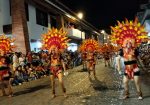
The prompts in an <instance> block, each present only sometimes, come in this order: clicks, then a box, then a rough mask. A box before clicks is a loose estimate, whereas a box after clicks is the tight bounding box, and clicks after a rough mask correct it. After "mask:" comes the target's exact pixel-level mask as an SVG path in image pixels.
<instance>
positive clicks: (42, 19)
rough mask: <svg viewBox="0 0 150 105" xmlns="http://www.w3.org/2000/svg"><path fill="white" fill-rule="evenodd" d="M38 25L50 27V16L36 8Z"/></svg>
mask: <svg viewBox="0 0 150 105" xmlns="http://www.w3.org/2000/svg"><path fill="white" fill-rule="evenodd" d="M36 23H37V24H39V25H42V26H45V27H48V14H47V13H45V12H43V11H41V10H39V9H37V8H36Z"/></svg>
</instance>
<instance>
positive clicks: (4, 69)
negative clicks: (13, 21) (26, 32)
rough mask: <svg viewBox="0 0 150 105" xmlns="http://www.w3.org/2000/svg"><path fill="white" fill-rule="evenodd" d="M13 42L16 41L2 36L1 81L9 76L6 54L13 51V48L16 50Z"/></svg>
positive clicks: (0, 42)
mask: <svg viewBox="0 0 150 105" xmlns="http://www.w3.org/2000/svg"><path fill="white" fill-rule="evenodd" d="M12 42H14V40H12V39H10V38H8V37H6V36H5V35H1V36H0V52H1V53H3V54H2V55H0V80H2V79H3V77H4V76H5V75H8V69H9V67H8V63H7V62H6V60H7V59H6V57H5V55H4V54H7V53H8V52H11V51H12V48H14V46H13V45H11V43H12Z"/></svg>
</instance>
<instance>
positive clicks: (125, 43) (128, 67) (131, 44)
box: [111, 18, 147, 79]
mask: <svg viewBox="0 0 150 105" xmlns="http://www.w3.org/2000/svg"><path fill="white" fill-rule="evenodd" d="M111 29H112V33H111V34H112V35H111V41H112V43H115V44H117V45H119V46H121V47H122V48H123V52H124V64H125V71H124V75H126V76H127V77H128V78H129V79H133V77H134V76H139V75H140V71H139V68H138V65H137V61H136V55H135V49H136V47H138V45H139V44H140V43H141V42H142V41H144V40H145V39H147V33H146V31H145V29H144V27H143V26H141V24H140V23H138V20H137V18H136V19H135V21H128V20H127V19H126V21H125V22H122V23H120V22H119V21H118V26H115V27H111Z"/></svg>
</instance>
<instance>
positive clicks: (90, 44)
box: [79, 39, 100, 79]
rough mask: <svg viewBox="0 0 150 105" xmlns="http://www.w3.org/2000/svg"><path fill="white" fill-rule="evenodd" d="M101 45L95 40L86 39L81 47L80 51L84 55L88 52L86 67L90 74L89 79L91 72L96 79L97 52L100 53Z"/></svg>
mask: <svg viewBox="0 0 150 105" xmlns="http://www.w3.org/2000/svg"><path fill="white" fill-rule="evenodd" d="M99 48H100V47H99V43H98V42H97V41H96V40H94V39H86V40H84V41H83V43H82V44H81V45H80V48H79V51H80V52H81V53H83V54H85V52H86V57H85V58H86V65H87V70H88V73H89V78H90V76H91V72H93V76H94V78H95V79H96V73H95V65H96V52H98V51H99Z"/></svg>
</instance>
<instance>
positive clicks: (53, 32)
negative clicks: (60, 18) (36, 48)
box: [42, 28, 69, 50]
mask: <svg viewBox="0 0 150 105" xmlns="http://www.w3.org/2000/svg"><path fill="white" fill-rule="evenodd" d="M66 35H67V32H65V31H64V30H63V29H62V28H61V29H60V30H58V29H55V28H52V29H48V32H47V33H45V34H43V35H42V43H43V46H42V49H45V50H51V49H52V48H53V47H57V48H58V49H60V50H64V49H66V48H67V47H68V46H67V42H68V41H69V39H68V38H67V37H66Z"/></svg>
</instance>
